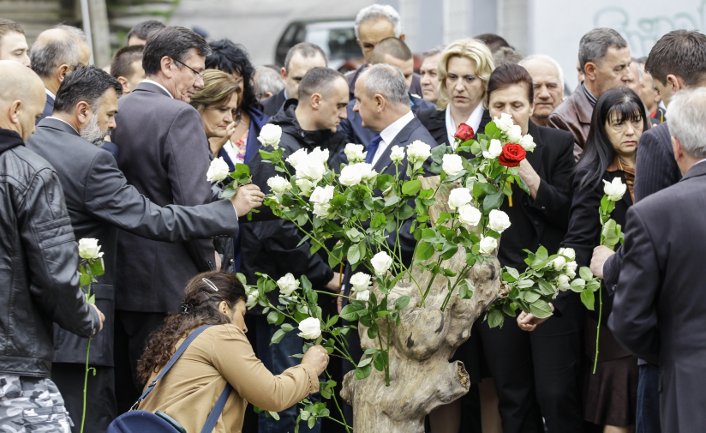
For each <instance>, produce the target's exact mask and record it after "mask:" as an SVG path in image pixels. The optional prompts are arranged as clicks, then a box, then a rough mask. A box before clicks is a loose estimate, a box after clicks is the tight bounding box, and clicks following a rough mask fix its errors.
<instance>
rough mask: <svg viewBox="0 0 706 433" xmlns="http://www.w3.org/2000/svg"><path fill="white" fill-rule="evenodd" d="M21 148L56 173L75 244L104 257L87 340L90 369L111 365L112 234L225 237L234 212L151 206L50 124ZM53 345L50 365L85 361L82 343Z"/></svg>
mask: <svg viewBox="0 0 706 433" xmlns="http://www.w3.org/2000/svg"><path fill="white" fill-rule="evenodd" d="M27 147H29V148H30V149H32V150H33V151H35V152H36V153H37V154H39V155H41V156H42V157H44V158H45V159H46V160H47V161H49V162H50V163H51V164H52V165H53V166H54V168H55V169H56V171H57V174H58V176H59V180H60V182H61V186H62V189H63V190H64V196H65V197H66V207H67V208H68V211H69V216H70V217H71V224H72V226H73V229H74V234H75V236H76V239H77V240H78V239H81V238H97V239H98V240H99V241H100V244H101V246H102V251H103V252H104V253H105V257H104V261H105V268H106V273H105V275H104V276H103V277H101V278H100V279H99V283H98V284H95V285H94V287H93V289H94V290H95V292H96V296H97V298H98V304H99V305H98V307H99V308H100V309H101V311H102V312H103V313H105V314H106V318H107V320H106V323H105V325H104V326H105V329H104V332H101V333H100V334H98V335H97V336H96V337H94V339H93V342H92V350H91V355H92V357H91V358H92V360H91V363H93V364H96V365H112V364H113V353H112V320H111V319H112V311H113V303H114V299H113V298H114V296H113V281H114V275H115V270H116V266H117V264H116V255H115V254H116V228H121V229H123V230H127V231H129V232H131V233H135V234H137V235H141V236H144V237H148V238H151V239H156V240H161V241H166V242H175V241H181V240H185V239H191V238H195V237H203V238H207V237H210V236H216V235H229V236H231V235H233V234H234V233H236V232H237V229H238V224H237V218H236V215H235V211H234V210H233V206H232V205H231V204H230V202H228V201H226V200H221V201H218V202H214V203H211V204H208V205H201V206H194V207H182V206H167V207H159V206H157V205H155V204H154V203H152V202H150V201H149V200H148V199H147V198H146V197H145V196H143V195H141V194H140V193H139V192H138V191H137V189H135V188H134V187H133V186H131V185H129V184H128V183H127V181H126V180H125V176H124V175H123V173H122V172H121V171H120V170H119V169H118V166H117V164H116V162H115V160H114V159H113V156H112V155H111V154H110V153H108V152H107V151H105V150H103V149H101V148H99V147H97V146H94V145H92V144H90V143H88V142H87V141H85V140H83V139H82V138H81V137H79V135H78V134H77V133H76V131H75V130H74V129H73V128H72V127H71V126H70V125H68V124H67V123H64V122H62V121H61V120H58V119H55V118H51V117H49V118H46V119H43V120H41V121H40V122H39V124H38V125H37V131H36V132H35V134H34V135H32V137H31V138H30V140H29V141H28V143H27ZM54 341H55V345H56V346H57V349H58V350H57V352H56V354H55V357H54V359H55V361H56V362H75V363H83V362H84V361H85V353H86V350H85V341H86V339H82V338H79V337H76V336H74V335H73V334H69V333H68V332H59V333H56V332H55V338H54Z"/></svg>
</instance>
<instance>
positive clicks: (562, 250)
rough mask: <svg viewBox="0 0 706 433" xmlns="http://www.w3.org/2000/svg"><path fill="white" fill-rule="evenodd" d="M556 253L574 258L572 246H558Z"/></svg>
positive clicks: (570, 258)
mask: <svg viewBox="0 0 706 433" xmlns="http://www.w3.org/2000/svg"><path fill="white" fill-rule="evenodd" d="M558 254H561V255H562V256H564V257H566V259H567V260H570V261H573V260H576V251H574V249H573V248H568V247H567V248H559V253H558Z"/></svg>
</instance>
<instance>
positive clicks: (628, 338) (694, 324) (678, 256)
mask: <svg viewBox="0 0 706 433" xmlns="http://www.w3.org/2000/svg"><path fill="white" fill-rule="evenodd" d="M667 113H668V118H669V124H670V132H671V135H672V143H673V150H674V157H675V159H676V162H677V164H678V166H679V169H680V171H681V172H682V173H683V174H684V177H683V178H682V179H681V180H680V181H679V182H678V183H677V184H675V185H673V186H671V187H668V188H666V189H665V190H663V191H660V192H657V193H655V194H653V195H651V196H650V197H648V198H646V199H644V200H642V201H640V202H638V203H636V204H635V205H634V206H632V207H631V208H630V210H629V211H628V215H627V224H626V228H625V245H624V246H623V257H622V261H621V263H620V272H619V276H618V283H617V286H616V289H615V298H614V301H613V311H612V314H611V315H610V318H609V320H608V326H610V328H611V330H612V331H613V333H614V334H615V336H616V338H617V339H618V340H619V341H620V342H621V343H623V344H624V345H625V347H627V348H628V349H630V350H632V351H633V352H634V353H636V354H637V355H638V356H640V357H641V358H644V359H646V360H648V361H651V362H657V363H658V364H659V376H660V384H661V391H660V398H659V400H660V401H659V403H660V418H661V420H660V421H661V426H662V431H664V432H680V433H692V432H693V433H696V432H701V431H703V428H704V426H705V425H706V412H704V410H703V408H704V407H706V397H705V396H706V394H704V392H703V390H704V387H706V381H705V380H704V377H706V364H705V363H704V359H706V343H705V341H706V336H705V334H704V329H706V284H705V283H704V282H705V281H706V268H704V266H703V265H702V263H703V260H702V257H703V254H704V251H703V249H704V245H706V223H704V218H703V209H704V206H706V164H705V162H706V142H705V141H704V136H705V135H706V130H704V129H705V128H704V125H706V115H705V114H704V113H706V88H697V89H694V90H684V91H681V92H679V94H677V95H675V96H674V98H673V99H672V100H671V101H670V104H669V107H668V109H667ZM599 248H600V247H599Z"/></svg>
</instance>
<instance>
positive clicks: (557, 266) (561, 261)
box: [552, 256, 566, 271]
mask: <svg viewBox="0 0 706 433" xmlns="http://www.w3.org/2000/svg"><path fill="white" fill-rule="evenodd" d="M552 266H554V270H557V271H561V270H562V269H564V266H566V259H565V258H564V256H557V257H556V258H555V259H554V260H552Z"/></svg>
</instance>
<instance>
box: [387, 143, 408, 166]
mask: <svg viewBox="0 0 706 433" xmlns="http://www.w3.org/2000/svg"><path fill="white" fill-rule="evenodd" d="M404 158H405V151H404V147H400V146H397V145H394V146H392V148H390V159H391V160H392V162H394V163H396V164H399V163H400V162H402V160H404Z"/></svg>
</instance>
